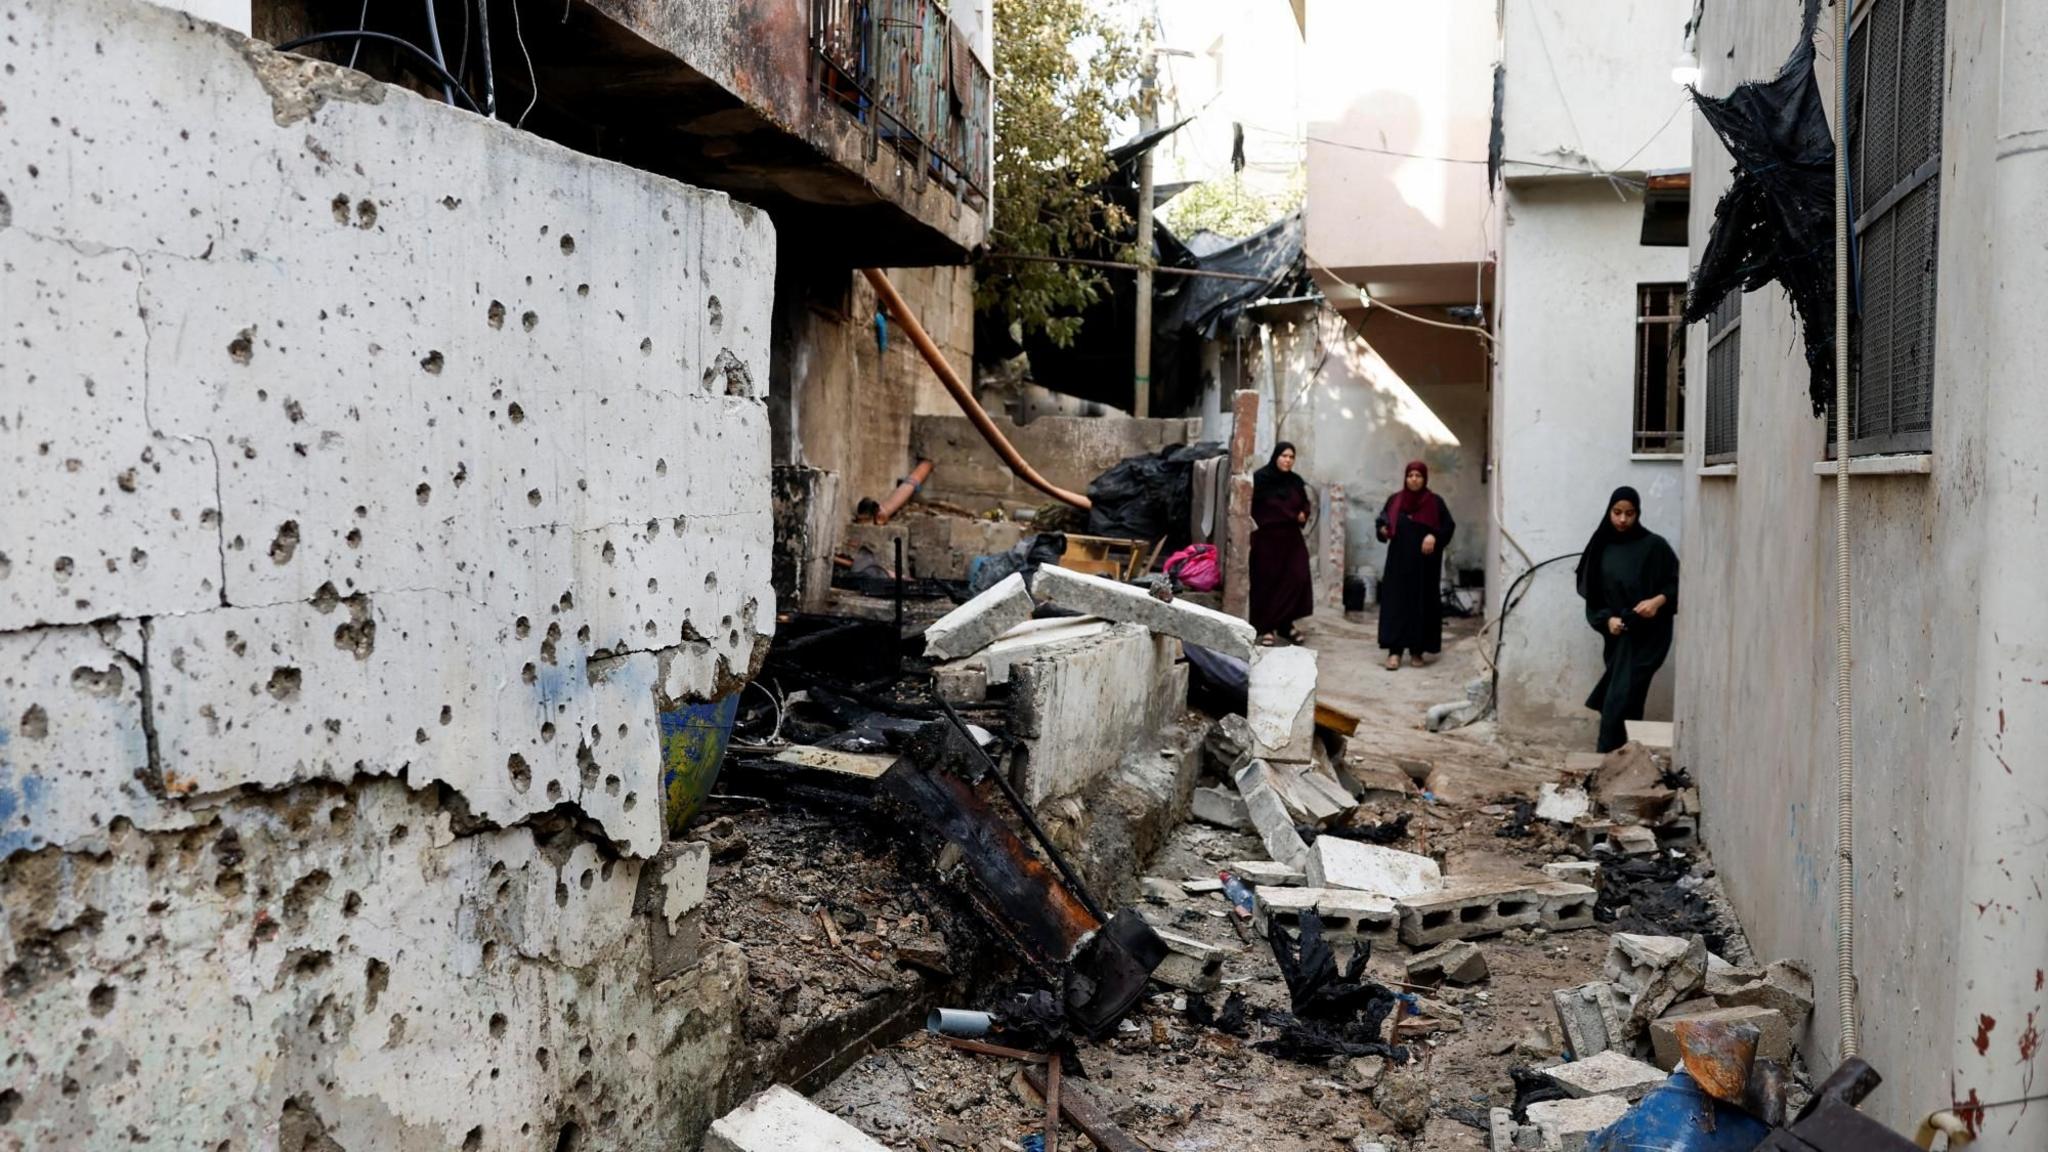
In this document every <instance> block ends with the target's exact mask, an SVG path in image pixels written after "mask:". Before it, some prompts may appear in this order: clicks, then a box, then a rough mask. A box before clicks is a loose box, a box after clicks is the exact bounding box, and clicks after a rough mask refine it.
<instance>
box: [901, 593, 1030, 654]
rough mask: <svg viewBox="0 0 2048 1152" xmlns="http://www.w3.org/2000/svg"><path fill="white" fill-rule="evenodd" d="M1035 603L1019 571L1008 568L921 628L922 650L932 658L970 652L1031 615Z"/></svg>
mask: <svg viewBox="0 0 2048 1152" xmlns="http://www.w3.org/2000/svg"><path fill="white" fill-rule="evenodd" d="M1037 607H1038V605H1037V603H1036V602H1035V601H1033V600H1032V599H1031V589H1030V588H1029V587H1028V586H1026V585H1025V583H1024V577H1023V575H1022V574H1021V573H1017V572H1012V573H1010V574H1009V575H1008V576H1005V577H1003V578H1002V579H1001V580H998V581H996V582H995V583H994V584H992V585H990V586H989V587H988V588H987V589H986V590H984V591H983V592H982V593H981V594H980V595H978V596H976V597H974V598H973V599H971V600H969V601H967V603H965V604H962V605H960V606H959V607H958V608H955V609H953V610H952V611H951V612H948V613H946V614H945V615H944V616H941V617H939V618H938V619H937V620H935V621H933V622H932V624H931V626H930V627H929V628H926V629H925V630H924V652H925V655H926V656H928V657H930V658H932V659H933V660H958V659H959V658H961V657H962V656H972V655H974V654H975V653H976V652H979V651H981V650H982V649H984V648H986V647H988V646H989V645H991V644H993V643H995V642H996V641H997V640H999V639H1001V638H1002V636H1003V634H1004V633H1006V632H1008V631H1009V630H1010V629H1012V628H1015V627H1016V626H1017V625H1019V624H1022V623H1024V622H1025V621H1026V620H1029V619H1031V613H1032V612H1033V610H1035V609H1036V608H1037Z"/></svg>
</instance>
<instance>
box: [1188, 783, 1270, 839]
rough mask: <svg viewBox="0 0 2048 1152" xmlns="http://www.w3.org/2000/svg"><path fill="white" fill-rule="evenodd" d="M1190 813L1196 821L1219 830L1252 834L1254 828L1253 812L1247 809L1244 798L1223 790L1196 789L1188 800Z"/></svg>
mask: <svg viewBox="0 0 2048 1152" xmlns="http://www.w3.org/2000/svg"><path fill="white" fill-rule="evenodd" d="M1188 811H1189V814H1190V815H1192V816H1193V817H1194V818H1195V819H1197V820H1200V821H1202V822H1203V823H1204V824H1214V825H1215V826H1217V827H1218V828H1229V829H1231V830H1233V831H1237V832H1250V831H1252V829H1253V828H1254V825H1253V824H1252V814H1251V810H1250V809H1249V808H1246V807H1245V803H1244V797H1242V796H1240V795H1238V794H1237V793H1235V792H1227V791H1225V790H1223V789H1221V788H1197V789H1195V791H1194V793H1193V795H1191V796H1190V797H1189V798H1188Z"/></svg>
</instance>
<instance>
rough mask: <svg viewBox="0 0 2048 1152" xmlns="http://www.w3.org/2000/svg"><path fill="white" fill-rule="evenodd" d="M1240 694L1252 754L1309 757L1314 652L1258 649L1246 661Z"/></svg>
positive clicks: (1301, 760) (1313, 715)
mask: <svg viewBox="0 0 2048 1152" xmlns="http://www.w3.org/2000/svg"><path fill="white" fill-rule="evenodd" d="M1246 693H1247V694H1246V703H1245V720H1246V721H1247V722H1249V723H1250V725H1251V729H1252V754H1253V755H1255V756H1262V757H1265V758H1266V759H1268V760H1287V761H1294V762H1297V763H1305V762H1307V761H1308V760H1310V759H1311V758H1312V757H1313V755H1314V750H1313V747H1314V741H1315V729H1316V650H1315V649H1313V648H1260V649H1258V650H1257V654H1256V655H1254V656H1253V657H1252V659H1251V673H1250V678H1249V681H1248V684H1247V688H1246Z"/></svg>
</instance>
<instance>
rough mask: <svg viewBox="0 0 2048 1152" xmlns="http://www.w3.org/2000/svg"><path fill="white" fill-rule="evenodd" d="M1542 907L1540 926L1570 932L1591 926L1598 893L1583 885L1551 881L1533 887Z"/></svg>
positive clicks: (1554, 930)
mask: <svg viewBox="0 0 2048 1152" xmlns="http://www.w3.org/2000/svg"><path fill="white" fill-rule="evenodd" d="M1536 898H1537V900H1538V901H1540V902H1541V904H1542V924H1543V926H1544V927H1545V928H1548V929H1549V930H1551V931H1552V932H1571V931H1574V930H1576V929H1579V928H1591V927H1592V926H1593V908H1594V905H1595V904H1597V903H1598V901H1599V898H1600V894H1599V893H1598V892H1596V891H1594V890H1593V889H1591V888H1588V887H1586V886H1585V885H1584V884H1567V883H1565V882H1563V881H1552V882H1551V883H1548V884H1538V885H1537V886H1536Z"/></svg>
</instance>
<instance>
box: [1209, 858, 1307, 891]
mask: <svg viewBox="0 0 2048 1152" xmlns="http://www.w3.org/2000/svg"><path fill="white" fill-rule="evenodd" d="M1224 867H1226V868H1228V869H1230V870H1231V871H1232V872H1235V873H1237V877H1238V879H1240V880H1243V881H1244V882H1246V883H1247V884H1250V885H1252V886H1253V887H1255V888H1299V887H1302V886H1303V885H1304V884H1306V883H1307V880H1308V877H1307V875H1306V874H1305V873H1303V872H1302V870H1301V869H1299V868H1290V867H1288V866H1287V865H1285V864H1275V863H1273V862H1272V861H1270V860H1232V861H1231V862H1230V863H1228V864H1225V865H1224Z"/></svg>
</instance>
